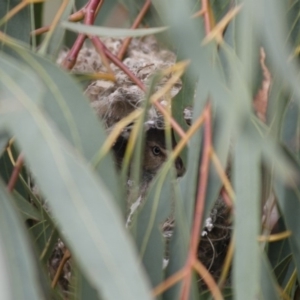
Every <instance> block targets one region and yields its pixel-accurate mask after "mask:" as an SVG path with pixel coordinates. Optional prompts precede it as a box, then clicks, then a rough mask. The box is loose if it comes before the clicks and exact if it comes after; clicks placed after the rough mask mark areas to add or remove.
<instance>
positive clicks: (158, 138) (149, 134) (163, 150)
mask: <svg viewBox="0 0 300 300" xmlns="http://www.w3.org/2000/svg"><path fill="white" fill-rule="evenodd" d="M127 144H128V139H126V138H124V137H122V136H119V137H118V139H117V141H116V142H115V144H114V146H113V148H112V149H113V152H114V156H115V159H116V164H117V167H118V169H120V168H121V167H122V162H123V158H124V155H125V151H126V147H127ZM175 146H176V141H175V137H174V133H173V132H172V148H173V149H174V147H175ZM169 152H170V151H169V150H168V149H167V146H166V139H165V131H164V130H163V129H156V128H150V129H148V130H147V131H146V133H145V146H144V151H143V158H142V177H143V180H146V181H151V180H152V178H153V177H154V176H155V175H156V174H157V172H158V171H159V170H160V168H161V167H162V165H163V164H164V163H165V162H166V160H167V158H168V155H169V154H170V153H169ZM174 165H175V170H176V175H177V177H180V176H182V175H183V174H184V172H185V168H184V165H183V162H182V159H181V158H180V157H177V158H176V160H175V162H174Z"/></svg>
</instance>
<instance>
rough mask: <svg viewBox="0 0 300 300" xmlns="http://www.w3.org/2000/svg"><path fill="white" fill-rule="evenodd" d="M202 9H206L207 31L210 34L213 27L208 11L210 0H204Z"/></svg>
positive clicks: (205, 25)
mask: <svg viewBox="0 0 300 300" xmlns="http://www.w3.org/2000/svg"><path fill="white" fill-rule="evenodd" d="M202 10H203V11H204V27H205V33H206V34H209V33H210V31H211V28H210V20H209V11H208V0H202Z"/></svg>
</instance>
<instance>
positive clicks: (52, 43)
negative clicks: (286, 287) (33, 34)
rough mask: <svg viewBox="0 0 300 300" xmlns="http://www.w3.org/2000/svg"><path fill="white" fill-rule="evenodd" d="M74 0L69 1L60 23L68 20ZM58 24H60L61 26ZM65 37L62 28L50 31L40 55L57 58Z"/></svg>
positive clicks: (57, 27) (58, 27)
mask: <svg viewBox="0 0 300 300" xmlns="http://www.w3.org/2000/svg"><path fill="white" fill-rule="evenodd" d="M73 2H74V1H73V0H70V1H68V5H67V6H66V7H65V9H64V11H63V13H62V15H61V17H60V21H59V22H62V21H64V20H67V19H68V17H69V15H70V13H71V10H72V7H73V5H74V3H73ZM59 22H58V24H59ZM64 35H65V30H64V29H63V28H61V26H59V25H57V26H56V27H55V28H54V29H53V31H52V30H51V29H50V31H49V32H48V33H47V34H46V37H45V39H44V40H43V43H42V45H41V47H40V49H39V51H38V52H39V53H40V54H44V55H45V54H49V55H50V56H51V57H52V58H54V59H55V58H56V56H57V55H58V53H59V51H60V50H61V48H62V46H63V38H64Z"/></svg>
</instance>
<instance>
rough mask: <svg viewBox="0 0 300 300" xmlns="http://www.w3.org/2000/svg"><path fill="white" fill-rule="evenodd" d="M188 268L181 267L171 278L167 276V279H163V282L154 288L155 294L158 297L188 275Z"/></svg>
mask: <svg viewBox="0 0 300 300" xmlns="http://www.w3.org/2000/svg"><path fill="white" fill-rule="evenodd" d="M186 273H187V269H181V270H179V271H178V272H176V273H175V274H173V275H172V276H170V277H169V278H167V279H166V280H165V281H163V282H162V283H161V284H159V285H158V286H157V287H155V288H154V290H153V296H154V297H156V296H158V295H160V294H162V293H163V292H164V291H166V290H167V289H169V288H170V287H171V286H173V285H174V284H176V283H177V282H178V281H180V280H181V279H182V278H184V277H185V276H186Z"/></svg>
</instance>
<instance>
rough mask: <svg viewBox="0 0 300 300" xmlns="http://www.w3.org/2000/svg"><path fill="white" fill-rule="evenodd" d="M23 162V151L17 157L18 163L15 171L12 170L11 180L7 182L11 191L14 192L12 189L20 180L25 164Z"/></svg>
mask: <svg viewBox="0 0 300 300" xmlns="http://www.w3.org/2000/svg"><path fill="white" fill-rule="evenodd" d="M23 162H24V156H23V154H22V153H21V154H20V155H19V156H18V159H17V161H16V164H15V166H14V169H13V172H12V174H11V177H10V179H9V182H8V184H7V190H8V192H9V193H11V192H12V190H13V189H14V187H15V185H16V182H17V180H18V177H19V174H20V172H21V169H22V166H23Z"/></svg>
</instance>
